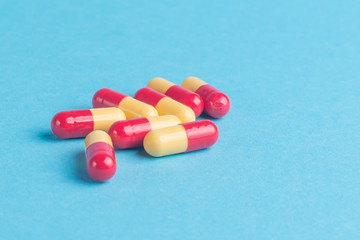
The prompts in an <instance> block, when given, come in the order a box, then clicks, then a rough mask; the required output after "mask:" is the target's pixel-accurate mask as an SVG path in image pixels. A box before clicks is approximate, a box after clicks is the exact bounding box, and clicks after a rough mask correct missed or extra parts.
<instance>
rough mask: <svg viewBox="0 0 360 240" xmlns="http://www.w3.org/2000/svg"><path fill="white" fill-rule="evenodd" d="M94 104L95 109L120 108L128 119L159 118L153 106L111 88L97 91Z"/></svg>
mask: <svg viewBox="0 0 360 240" xmlns="http://www.w3.org/2000/svg"><path fill="white" fill-rule="evenodd" d="M92 103H93V107H94V108H101V107H118V108H120V109H121V110H122V111H124V113H125V115H126V119H132V118H140V117H156V116H158V112H157V111H156V109H155V108H154V107H153V106H150V105H149V104H146V103H144V102H141V101H138V100H136V99H134V98H132V97H130V96H127V95H125V94H122V93H120V92H116V91H114V90H111V89H109V88H103V89H100V90H99V91H97V92H96V93H95V94H94V97H93V100H92Z"/></svg>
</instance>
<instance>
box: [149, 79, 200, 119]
mask: <svg viewBox="0 0 360 240" xmlns="http://www.w3.org/2000/svg"><path fill="white" fill-rule="evenodd" d="M147 87H148V88H151V89H154V90H156V91H158V92H160V93H162V94H165V95H166V96H168V97H171V98H172V99H174V100H176V101H178V102H180V103H182V104H184V105H186V106H188V107H189V108H191V109H192V110H193V111H194V113H195V117H198V116H200V114H201V113H202V112H203V110H204V101H203V100H202V98H201V97H200V96H199V94H197V93H194V92H192V91H190V90H188V89H186V88H183V87H181V86H179V85H176V84H174V83H172V82H170V81H168V80H166V79H163V78H159V77H157V78H153V79H151V80H150V81H149V83H148V85H147Z"/></svg>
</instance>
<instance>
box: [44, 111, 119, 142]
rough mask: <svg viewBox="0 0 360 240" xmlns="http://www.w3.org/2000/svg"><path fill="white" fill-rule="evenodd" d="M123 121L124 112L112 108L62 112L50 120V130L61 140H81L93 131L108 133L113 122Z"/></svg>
mask: <svg viewBox="0 0 360 240" xmlns="http://www.w3.org/2000/svg"><path fill="white" fill-rule="evenodd" d="M125 119H126V118H125V114H124V112H123V111H121V110H120V109H119V108H113V107H111V108H96V109H81V110H72V111H63V112H59V113H57V114H55V116H54V117H53V119H52V120H51V130H52V132H53V133H54V134H55V136H57V137H59V138H62V139H67V138H81V137H85V136H86V135H87V134H89V133H90V132H92V131H94V130H103V131H108V130H109V128H110V127H111V125H112V124H113V123H114V122H117V121H120V120H125Z"/></svg>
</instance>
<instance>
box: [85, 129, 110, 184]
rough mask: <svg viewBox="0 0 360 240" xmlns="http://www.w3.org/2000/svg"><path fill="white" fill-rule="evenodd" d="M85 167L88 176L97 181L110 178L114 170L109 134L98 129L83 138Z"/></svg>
mask: <svg viewBox="0 0 360 240" xmlns="http://www.w3.org/2000/svg"><path fill="white" fill-rule="evenodd" d="M85 156H86V168H87V172H88V173H89V175H90V177H91V178H93V179H94V180H96V181H99V182H105V181H107V180H109V179H110V178H112V177H113V176H114V174H115V172H116V160H115V153H114V148H113V145H112V142H111V139H110V136H109V135H108V134H107V133H106V132H104V131H100V130H95V131H93V132H91V133H89V134H88V135H87V136H86V138H85Z"/></svg>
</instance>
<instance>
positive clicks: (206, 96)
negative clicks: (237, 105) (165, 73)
mask: <svg viewBox="0 0 360 240" xmlns="http://www.w3.org/2000/svg"><path fill="white" fill-rule="evenodd" d="M181 86H182V87H184V88H186V89H189V90H190V91H193V92H196V93H197V94H199V95H200V96H201V97H202V99H203V100H204V109H205V110H204V111H205V112H206V113H207V114H208V115H210V116H211V117H213V118H221V117H223V116H225V115H226V114H227V113H228V112H229V110H230V99H229V98H228V97H227V96H226V95H225V94H224V93H222V92H220V91H219V90H218V89H216V88H214V87H213V86H211V85H210V84H207V83H206V82H204V81H202V80H200V79H199V78H196V77H188V78H186V79H185V80H184V81H183V83H182V84H181Z"/></svg>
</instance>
